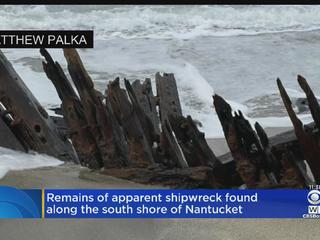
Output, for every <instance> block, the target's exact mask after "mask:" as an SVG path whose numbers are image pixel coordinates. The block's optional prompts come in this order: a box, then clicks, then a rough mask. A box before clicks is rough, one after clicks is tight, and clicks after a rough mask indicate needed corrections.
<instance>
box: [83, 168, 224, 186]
mask: <svg viewBox="0 0 320 240" xmlns="http://www.w3.org/2000/svg"><path fill="white" fill-rule="evenodd" d="M102 173H103V174H106V175H109V176H114V177H117V178H121V179H126V180H130V181H133V182H137V183H143V184H153V185H154V184H157V185H160V184H161V185H163V186H168V187H170V188H180V189H181V188H182V189H195V188H217V187H218V186H217V185H215V183H216V182H215V181H214V176H213V173H212V168H210V167H205V166H201V167H190V168H173V169H168V168H163V167H161V166H158V167H153V168H121V169H119V168H118V169H106V170H104V171H103V172H102ZM80 177H84V178H91V177H92V174H86V175H85V173H82V174H81V175H80Z"/></svg>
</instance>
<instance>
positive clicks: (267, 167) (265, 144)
mask: <svg viewBox="0 0 320 240" xmlns="http://www.w3.org/2000/svg"><path fill="white" fill-rule="evenodd" d="M254 127H255V129H256V132H257V135H258V136H259V140H260V143H261V147H262V151H261V155H262V158H261V160H262V161H261V165H262V168H263V169H264V171H265V173H266V175H267V176H268V179H269V181H270V183H271V184H277V183H278V181H279V180H280V171H281V164H280V162H279V161H278V160H277V158H276V157H275V156H274V155H273V153H272V151H271V147H270V144H269V138H268V136H267V134H266V132H265V131H264V129H263V127H262V126H261V125H260V124H259V123H258V122H256V123H255V125H254Z"/></svg>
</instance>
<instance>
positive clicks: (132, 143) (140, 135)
mask: <svg viewBox="0 0 320 240" xmlns="http://www.w3.org/2000/svg"><path fill="white" fill-rule="evenodd" d="M106 95H107V100H108V101H109V102H110V105H111V107H112V111H113V113H114V115H115V116H116V118H117V120H118V123H119V124H120V125H121V126H122V128H123V130H124V134H125V136H126V139H127V142H128V148H129V165H130V166H136V167H147V166H149V165H150V164H151V163H153V162H154V159H153V155H152V148H151V147H152V146H151V144H150V142H149V141H148V139H147V137H146V135H145V133H144V131H143V127H142V123H141V122H140V120H139V117H138V116H137V114H139V112H138V113H137V112H136V110H137V108H138V110H140V109H139V106H138V105H137V103H136V105H133V104H132V103H131V102H130V101H129V98H128V95H127V93H126V91H125V90H124V89H122V88H120V79H119V78H117V79H115V80H114V81H111V82H109V84H108V88H107V94H106ZM134 106H136V107H137V108H135V107H134Z"/></svg>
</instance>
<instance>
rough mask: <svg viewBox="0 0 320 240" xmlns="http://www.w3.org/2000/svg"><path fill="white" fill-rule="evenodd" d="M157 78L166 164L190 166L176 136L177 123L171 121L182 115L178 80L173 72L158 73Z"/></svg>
mask: <svg viewBox="0 0 320 240" xmlns="http://www.w3.org/2000/svg"><path fill="white" fill-rule="evenodd" d="M155 79H156V87H157V98H158V105H159V115H160V122H161V129H162V134H161V141H160V148H161V149H162V151H163V152H164V155H165V158H166V159H168V160H167V162H166V164H168V163H169V165H170V166H171V167H174V166H175V167H182V168H185V167H188V163H187V161H186V158H185V156H184V153H183V151H182V150H183V149H181V146H180V145H179V143H178V139H177V138H176V136H175V133H176V132H177V130H178V128H177V125H176V124H175V123H174V122H172V121H170V118H175V119H179V118H181V117H182V109H181V105H180V99H179V94H178V89H177V84H176V80H175V78H174V75H173V74H167V73H164V74H163V76H161V75H160V73H156V76H155ZM172 124H173V125H172ZM172 131H173V132H172Z"/></svg>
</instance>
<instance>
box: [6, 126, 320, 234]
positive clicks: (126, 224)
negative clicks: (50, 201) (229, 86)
mask: <svg viewBox="0 0 320 240" xmlns="http://www.w3.org/2000/svg"><path fill="white" fill-rule="evenodd" d="M283 130H286V129H282V130H281V131H283ZM279 131H280V129H276V130H275V129H273V130H272V132H274V133H278V132H279ZM268 133H269V134H270V133H271V131H268ZM208 142H209V143H210V145H211V146H213V148H214V149H215V148H217V149H218V148H219V151H220V153H222V154H223V153H224V151H227V148H226V146H225V145H224V144H225V143H224V142H223V139H210V140H209V141H208ZM89 172H90V171H89V170H87V169H85V168H82V167H80V166H76V165H73V164H64V165H62V166H58V167H46V168H39V169H32V170H23V171H11V172H9V173H8V174H7V175H6V176H5V177H4V178H3V179H1V180H0V185H8V186H15V187H18V188H43V187H45V188H114V189H115V188H159V187H160V186H148V185H141V184H136V183H132V182H129V181H125V180H120V179H116V178H113V177H104V178H103V181H102V180H100V179H99V178H97V177H91V178H90V179H88V178H84V177H83V176H85V175H87V174H89ZM80 173H86V174H80ZM79 175H81V176H82V177H81V178H79ZM318 225H319V222H318V220H293V219H284V220H279V219H70V220H66V219H45V220H41V219H39V220H31V219H30V220H27V219H15V220H6V219H1V220H0V233H1V239H4V240H18V239H19V240H20V239H32V240H43V239H54V240H60V239H61V240H62V239H63V240H65V239H68V240H91V239H92V240H100V239H103V240H105V239H108V240H113V239H116V240H122V239H130V240H144V239H148V240H151V239H152V240H160V239H168V240H175V239H184V238H187V239H188V240H192V239H202V240H205V239H210V240H212V239H214V240H219V239H221V240H241V239H243V240H251V239H252V240H256V239H259V240H263V239H268V240H270V239H281V240H286V239H288V240H289V239H290V240H292V239H300V238H305V239H308V240H312V239H319V236H317V235H318V234H320V230H319V228H318Z"/></svg>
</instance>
